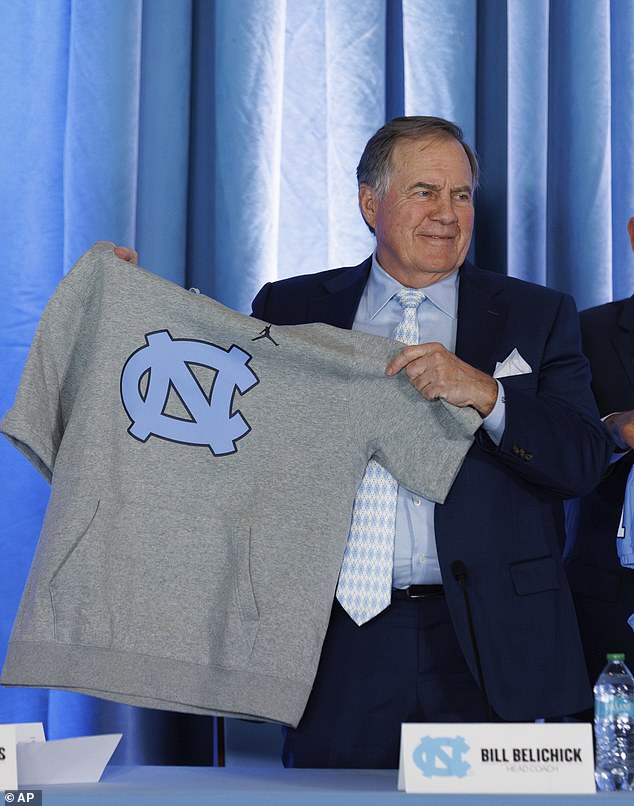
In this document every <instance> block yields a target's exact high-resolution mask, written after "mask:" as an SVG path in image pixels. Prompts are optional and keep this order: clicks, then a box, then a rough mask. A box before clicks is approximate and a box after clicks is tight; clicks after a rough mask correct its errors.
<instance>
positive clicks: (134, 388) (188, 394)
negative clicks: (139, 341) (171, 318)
mask: <svg viewBox="0 0 634 806" xmlns="http://www.w3.org/2000/svg"><path fill="white" fill-rule="evenodd" d="M145 341H146V344H145V345H144V346H143V347H140V348H139V349H138V350H136V351H135V352H133V353H132V355H131V356H130V357H129V358H128V360H127V361H126V363H125V365H124V367H123V371H122V373H121V400H122V402H123V406H124V408H125V410H126V413H127V415H128V417H129V418H130V420H131V421H132V425H131V426H130V428H129V429H128V433H129V434H130V435H131V436H133V437H134V438H135V439H138V440H139V441H141V442H146V441H147V440H148V439H149V437H150V436H152V435H154V436H156V437H160V438H161V439H166V440H169V441H170V442H181V443H183V444H186V445H206V446H208V447H209V449H210V450H211V452H212V453H213V454H214V456H224V455H226V454H229V453H235V452H236V450H237V448H236V442H237V441H238V440H239V439H241V438H242V437H244V436H245V435H246V434H248V433H249V431H250V430H251V426H250V425H249V424H248V422H247V421H246V420H245V419H244V417H243V416H242V414H241V413H240V412H239V411H235V412H232V407H233V400H234V397H235V393H236V390H237V391H238V392H240V393H241V394H245V393H246V392H248V391H249V389H252V388H253V387H254V386H255V385H256V384H257V383H258V377H257V376H256V375H255V373H254V372H253V371H252V370H251V368H250V367H249V366H247V364H248V362H249V360H250V359H251V357H252V356H250V355H249V353H246V352H245V351H244V350H241V349H240V347H237V346H236V345H235V344H233V345H232V346H231V348H230V349H229V350H225V349H223V348H222V347H218V346H217V345H216V344H210V343H209V342H205V341H198V340H196V339H173V338H172V336H171V334H170V333H169V331H168V330H158V331H156V332H154V333H146V334H145ZM195 368H196V369H198V370H199V371H200V370H201V369H202V370H204V369H205V368H206V369H207V371H209V370H214V371H215V376H214V377H213V380H212V382H211V384H210V391H209V393H206V392H205V391H204V390H203V386H202V385H201V382H200V381H199V379H198V377H197V374H195V371H194V370H195ZM143 386H144V388H143ZM174 395H177V398H176V400H177V401H178V402H179V405H180V406H181V408H182V413H175V412H172V413H170V412H169V411H168V409H169V405H171V404H170V400H171V399H172V398H173V397H174ZM168 404H169V405H168Z"/></svg>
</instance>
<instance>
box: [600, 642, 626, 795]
mask: <svg viewBox="0 0 634 806" xmlns="http://www.w3.org/2000/svg"><path fill="white" fill-rule="evenodd" d="M607 660H608V663H607V666H606V667H605V669H604V670H603V671H602V672H601V674H600V675H599V679H598V680H597V682H596V685H595V687H594V739H595V767H594V778H595V781H596V784H597V787H598V788H599V789H600V790H603V791H613V790H634V677H632V673H631V672H630V670H629V669H628V668H627V666H626V665H625V655H608V656H607Z"/></svg>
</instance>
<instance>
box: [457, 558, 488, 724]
mask: <svg viewBox="0 0 634 806" xmlns="http://www.w3.org/2000/svg"><path fill="white" fill-rule="evenodd" d="M451 573H452V574H453V578H454V579H455V580H456V582H457V583H458V584H459V585H460V587H461V588H462V595H463V596H464V604H465V608H466V611H467V621H468V622H469V634H470V636H471V646H472V648H473V654H474V657H475V662H476V669H477V671H478V680H479V682H480V691H481V692H482V699H483V701H484V707H485V710H486V713H487V715H488V717H489V722H493V712H492V711H491V703H490V702H489V697H488V695H487V690H486V686H485V684H484V675H483V674H482V664H481V663H480V652H479V651H478V642H477V641H476V634H475V629H474V628H473V616H472V615H471V602H470V601H469V594H468V592H467V566H466V565H465V564H464V563H463V562H462V560H454V561H453V562H452V563H451Z"/></svg>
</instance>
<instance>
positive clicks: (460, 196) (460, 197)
mask: <svg viewBox="0 0 634 806" xmlns="http://www.w3.org/2000/svg"><path fill="white" fill-rule="evenodd" d="M454 199H455V200H456V201H461V202H470V201H471V194H470V193H467V192H466V191H465V192H461V193H454Z"/></svg>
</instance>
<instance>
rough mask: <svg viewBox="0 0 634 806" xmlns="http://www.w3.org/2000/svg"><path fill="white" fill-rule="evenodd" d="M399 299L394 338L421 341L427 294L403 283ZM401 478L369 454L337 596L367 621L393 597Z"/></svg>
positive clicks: (351, 613)
mask: <svg viewBox="0 0 634 806" xmlns="http://www.w3.org/2000/svg"><path fill="white" fill-rule="evenodd" d="M394 299H395V300H396V301H397V302H398V303H399V305H400V306H401V307H402V308H403V313H402V315H401V321H400V322H399V323H398V325H397V326H396V329H395V331H394V334H393V338H394V339H396V340H397V341H402V342H404V343H405V344H418V340H419V335H418V320H417V316H416V314H417V311H418V306H419V305H420V304H421V302H422V301H423V300H424V299H425V294H424V293H423V292H422V291H419V290H417V289H415V288H402V289H401V290H400V291H398V292H397V293H396V294H395V296H394ZM397 492H398V484H397V482H396V481H395V479H394V478H393V477H392V476H391V475H390V474H389V473H388V472H387V470H385V469H384V468H383V467H382V466H381V465H380V464H379V463H378V462H375V461H374V459H370V461H369V462H368V466H367V467H366V470H365V475H364V476H363V479H362V480H361V484H360V485H359V490H358V492H357V496H356V498H355V500H354V507H353V510H352V524H351V526H350V534H349V535H348V542H347V544H346V551H345V554H344V556H343V562H342V564H341V573H340V574H339V583H338V585H337V599H338V600H339V602H340V604H341V606H342V607H343V609H344V610H345V611H346V612H347V613H348V615H349V616H350V617H351V618H352V619H353V621H355V622H356V623H357V624H359V625H361V624H365V622H366V621H369V620H370V619H371V618H374V616H376V615H377V614H378V613H380V612H381V611H382V610H385V608H386V607H387V606H388V605H389V603H390V598H391V595H392V564H393V557H394V525H395V521H396V497H397Z"/></svg>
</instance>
